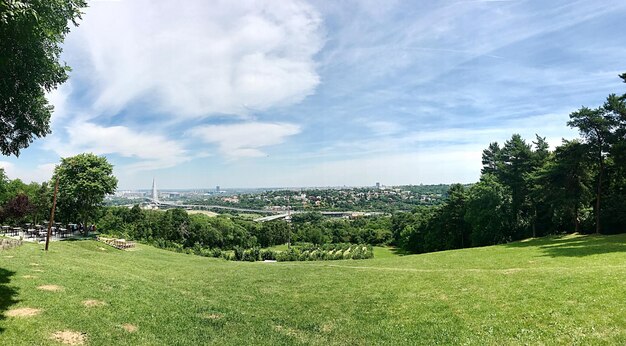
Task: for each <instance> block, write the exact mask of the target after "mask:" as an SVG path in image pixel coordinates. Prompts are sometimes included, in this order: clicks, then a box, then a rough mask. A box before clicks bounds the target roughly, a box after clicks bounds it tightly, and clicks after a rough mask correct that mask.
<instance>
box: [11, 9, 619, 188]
mask: <svg viewBox="0 0 626 346" xmlns="http://www.w3.org/2000/svg"><path fill="white" fill-rule="evenodd" d="M625 17H626V2H624V1H621V0H607V1H592V0H581V1H569V0H567V1H566V0H555V1H549V2H543V1H541V2H539V1H524V0H520V1H459V0H455V1H437V2H431V1H425V2H415V1H385V2H380V1H356V0H355V1H346V2H335V1H318V0H312V1H305V0H284V1H273V2H271V1H270V2H265V1H254V2H211V1H200V0H190V1H185V3H184V6H181V5H180V4H177V3H173V2H165V1H163V2H161V1H151V0H136V1H125V0H121V1H93V2H90V6H89V8H87V9H86V10H85V15H84V16H83V20H82V21H81V24H80V26H79V27H76V28H72V31H71V33H70V34H69V35H68V37H67V39H66V42H65V44H64V46H63V47H64V52H63V54H62V60H63V61H66V62H67V63H68V65H69V66H71V67H72V72H71V76H70V79H69V80H68V81H67V82H66V83H65V84H64V85H63V86H62V87H61V88H59V89H58V90H55V91H53V92H51V93H50V94H49V95H48V98H49V100H50V102H51V104H53V105H54V107H55V112H54V115H53V120H52V134H50V135H48V136H47V137H46V138H44V139H38V140H35V142H34V143H33V144H32V145H31V146H30V147H29V148H27V149H25V150H23V152H22V154H21V155H20V157H19V158H15V157H2V158H0V167H3V168H4V169H5V170H6V172H7V174H8V176H9V177H10V178H20V179H22V180H24V181H26V182H29V181H31V180H34V181H44V180H49V179H50V177H51V175H52V171H53V169H54V165H55V164H57V163H58V162H59V160H60V158H61V157H66V156H70V155H74V154H77V153H81V152H93V153H95V154H98V155H104V156H106V157H107V158H108V160H109V161H110V162H111V163H113V164H114V174H115V175H116V176H117V177H118V179H119V188H120V189H150V181H151V179H152V178H153V177H154V178H155V179H156V181H157V182H158V186H159V189H193V188H196V189H198V188H206V189H210V188H211V187H213V189H215V187H216V186H218V185H219V186H220V188H221V189H224V188H230V187H236V188H255V187H263V188H266V187H290V186H291V187H298V186H301V187H324V186H344V185H346V186H374V185H375V183H376V182H381V184H385V185H408V184H413V185H418V184H420V183H423V184H437V183H455V182H459V183H471V182H475V181H476V180H478V177H479V174H480V168H481V152H482V150H483V149H484V148H486V147H487V145H488V144H489V143H490V142H492V141H498V142H499V143H503V142H504V141H505V140H507V139H508V138H510V136H511V135H512V134H513V133H520V134H521V135H522V136H523V137H524V138H525V139H527V140H528V141H529V142H530V141H531V140H533V139H534V138H535V133H538V134H539V135H541V136H545V137H546V138H547V140H548V142H549V143H550V145H551V146H552V147H554V146H556V145H558V144H560V142H561V138H563V137H564V138H576V137H578V134H577V133H576V131H575V130H573V129H570V128H568V127H567V125H566V122H567V120H568V114H569V113H570V112H572V111H573V110H575V109H577V108H579V107H581V106H582V105H586V106H590V107H595V106H597V105H600V104H601V103H602V102H603V100H604V98H605V97H606V96H607V95H608V94H609V93H624V92H625V90H624V85H623V84H622V83H621V81H620V80H619V78H618V77H617V75H618V74H619V73H623V72H626V65H624V57H625V56H626V35H620V34H619V33H623V32H626V21H624V18H625ZM112 18H115V20H112Z"/></svg>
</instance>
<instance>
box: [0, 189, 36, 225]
mask: <svg viewBox="0 0 626 346" xmlns="http://www.w3.org/2000/svg"><path fill="white" fill-rule="evenodd" d="M34 208H35V207H34V206H33V204H32V203H30V201H29V200H28V196H26V195H25V194H23V193H20V194H18V195H16V196H15V197H13V198H11V199H10V200H9V201H8V202H7V203H6V204H5V205H4V207H3V208H2V212H3V218H4V219H9V220H11V221H13V222H20V221H22V220H23V219H24V217H25V216H26V215H28V214H29V213H31V212H32V211H33V209H34Z"/></svg>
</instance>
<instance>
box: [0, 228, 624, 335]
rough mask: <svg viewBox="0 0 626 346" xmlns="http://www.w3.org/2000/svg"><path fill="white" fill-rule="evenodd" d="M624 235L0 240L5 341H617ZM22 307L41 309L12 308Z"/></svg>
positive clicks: (0, 327) (0, 324) (0, 329)
mask: <svg viewBox="0 0 626 346" xmlns="http://www.w3.org/2000/svg"><path fill="white" fill-rule="evenodd" d="M625 244H626V235H619V236H566V237H550V238H547V239H536V240H531V241H525V242H518V243H510V244H506V245H500V246H493V247H485V248H477V249H465V250H458V251H445V252H437V253H430V254H423V255H411V256H397V255H394V254H393V252H391V251H389V250H386V249H381V248H376V249H375V250H374V251H375V256H374V258H373V259H368V260H363V261H359V260H356V261H355V260H349V261H332V262H309V261H307V262H288V263H262V262H256V263H249V262H233V261H224V260H217V259H212V258H205V257H200V256H189V255H184V254H178V253H173V252H169V251H163V250H159V249H155V248H154V247H151V246H146V245H141V244H140V245H139V246H138V248H136V249H135V250H133V251H120V250H117V249H114V248H112V247H109V246H106V245H104V244H102V243H98V242H94V241H71V242H66V241H63V242H56V243H53V244H51V247H50V251H48V252H44V251H41V247H42V246H41V245H35V244H25V245H22V246H20V247H18V248H14V249H11V250H6V251H0V292H2V302H3V303H2V305H0V344H2V345H16V346H20V345H56V344H57V343H55V342H54V341H52V340H50V336H51V334H52V333H54V332H56V331H61V330H72V331H76V332H80V333H85V335H86V338H87V340H86V341H87V342H86V344H88V345H93V346H97V345H120V346H121V345H249V344H255V345H294V344H307V345H371V344H378V345H436V344H440V345H541V344H548V345H552V344H561V345H603V344H606V345H624V344H626V329H624V325H626V311H625V310H624V301H626V291H625V290H624V289H623V287H624V277H626V248H625V247H626V245H625ZM40 285H59V286H61V287H62V288H63V290H62V291H59V292H46V291H41V290H39V289H37V287H38V286H40ZM89 299H91V300H99V301H103V302H104V303H105V304H106V305H103V306H96V307H86V306H84V305H83V302H84V301H86V300H89ZM27 307H28V308H36V309H41V310H42V311H41V313H40V314H39V315H37V316H33V317H22V318H18V317H9V316H8V311H9V310H11V309H17V308H27ZM125 324H131V325H133V326H135V327H136V331H134V332H128V331H126V330H124V329H123V326H124V325H125Z"/></svg>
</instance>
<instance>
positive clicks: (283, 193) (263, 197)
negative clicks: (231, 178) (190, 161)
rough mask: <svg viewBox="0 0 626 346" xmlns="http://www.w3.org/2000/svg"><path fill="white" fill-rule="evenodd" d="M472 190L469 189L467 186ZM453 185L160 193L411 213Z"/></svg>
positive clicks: (128, 198)
mask: <svg viewBox="0 0 626 346" xmlns="http://www.w3.org/2000/svg"><path fill="white" fill-rule="evenodd" d="M468 186H469V185H468ZM449 188H450V185H446V184H438V185H400V186H384V185H381V184H379V183H378V184H377V185H375V186H370V187H345V186H344V187H320V188H311V187H302V188H268V189H261V188H259V189H243V188H242V189H236V188H233V189H221V188H219V186H218V187H217V188H215V189H211V190H209V189H194V190H182V189H181V190H177V189H171V190H170V189H165V190H159V192H158V198H159V200H160V201H163V202H170V203H174V204H183V205H191V204H193V205H217V206H224V207H236V208H248V209H263V210H268V211H277V212H278V211H286V210H288V209H290V210H298V211H300V210H302V211H364V212H387V213H391V212H395V211H410V210H412V209H413V208H415V207H416V206H420V205H438V204H441V203H442V202H443V201H444V200H445V198H446V193H447V191H448V189H449ZM151 193H152V192H151V190H120V191H117V192H116V193H115V194H114V195H111V196H108V197H107V199H106V203H107V205H110V206H123V205H127V206H129V207H132V206H133V205H135V204H142V203H144V202H145V201H147V198H148V197H150V196H151Z"/></svg>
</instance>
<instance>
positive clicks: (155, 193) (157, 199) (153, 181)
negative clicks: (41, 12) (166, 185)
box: [152, 178, 159, 203]
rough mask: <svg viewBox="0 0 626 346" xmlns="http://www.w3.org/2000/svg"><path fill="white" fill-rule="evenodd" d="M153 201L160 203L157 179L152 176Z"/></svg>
mask: <svg viewBox="0 0 626 346" xmlns="http://www.w3.org/2000/svg"><path fill="white" fill-rule="evenodd" d="M152 201H153V202H154V203H159V193H158V192H157V188H156V182H155V179H154V178H152Z"/></svg>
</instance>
